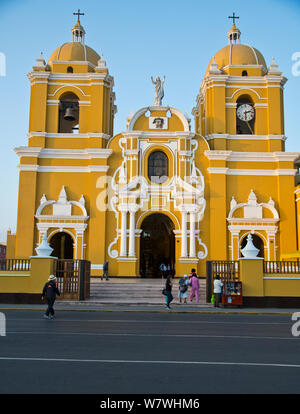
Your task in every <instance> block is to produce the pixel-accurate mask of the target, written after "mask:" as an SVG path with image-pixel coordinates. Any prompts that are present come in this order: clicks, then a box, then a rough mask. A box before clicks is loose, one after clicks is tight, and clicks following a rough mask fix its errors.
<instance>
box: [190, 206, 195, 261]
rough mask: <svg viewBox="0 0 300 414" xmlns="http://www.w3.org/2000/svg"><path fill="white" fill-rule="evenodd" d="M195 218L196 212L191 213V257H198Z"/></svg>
mask: <svg viewBox="0 0 300 414" xmlns="http://www.w3.org/2000/svg"><path fill="white" fill-rule="evenodd" d="M195 220H196V214H195V213H190V257H196V243H195Z"/></svg>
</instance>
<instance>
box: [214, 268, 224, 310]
mask: <svg viewBox="0 0 300 414" xmlns="http://www.w3.org/2000/svg"><path fill="white" fill-rule="evenodd" d="M222 287H223V283H222V282H221V280H220V276H219V275H216V278H215V280H214V295H215V307H219V302H220V296H221V293H222Z"/></svg>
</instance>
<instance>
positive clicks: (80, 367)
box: [0, 309, 300, 394]
mask: <svg viewBox="0 0 300 414" xmlns="http://www.w3.org/2000/svg"><path fill="white" fill-rule="evenodd" d="M2 312H3V313H5V316H6V329H7V335H6V336H2V337H0V372H1V376H0V393H1V394H5V393H21V394H27V393H76V394H80V393H84V394H85V393H93V394H94V393H96V394H121V393H122V394H123V393H131V394H134V393H153V394H158V393H160V394H162V393H166V394H173V393H180V394H184V393H188V394H191V393H193V394H194V393H195V394H201V393H299V390H300V386H299V375H300V352H299V349H300V338H296V337H293V336H292V334H291V327H292V323H293V322H292V321H291V315H279V314H277V315H262V314H257V315H252V314H225V313H219V314H218V313H211V314H209V313H207V314H205V313H167V312H151V311H148V312H138V311H134V312H132V311H131V312H128V311H126V310H125V309H124V310H123V311H112V312H105V311H97V312H83V311H81V312H80V311H73V312H71V311H57V316H56V319H54V320H46V319H43V318H42V312H40V311H29V310H22V311H21V310H17V311H16V310H5V311H4V310H3V311H2Z"/></svg>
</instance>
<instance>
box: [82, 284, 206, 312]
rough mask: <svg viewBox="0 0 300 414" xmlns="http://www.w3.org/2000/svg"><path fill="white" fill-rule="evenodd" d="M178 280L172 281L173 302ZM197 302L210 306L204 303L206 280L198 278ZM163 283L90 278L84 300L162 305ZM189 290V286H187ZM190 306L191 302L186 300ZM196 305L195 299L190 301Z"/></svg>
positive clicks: (163, 299)
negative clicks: (88, 293)
mask: <svg viewBox="0 0 300 414" xmlns="http://www.w3.org/2000/svg"><path fill="white" fill-rule="evenodd" d="M178 281H179V279H175V281H173V289H172V293H173V296H174V301H173V303H174V304H175V303H179V299H178V297H177V294H178ZM199 282H200V289H199V303H198V304H197V306H201V305H202V306H210V304H207V303H206V280H205V279H199ZM164 285H165V280H164V281H162V280H161V279H129V278H110V279H109V280H108V281H107V280H101V279H100V278H91V285H90V299H89V300H87V301H85V302H87V303H90V304H93V303H94V304H120V305H121V304H122V305H123V304H124V305H162V304H164V303H165V296H163V295H162V293H161V291H162V288H163V287H164ZM189 291H190V288H189ZM188 304H189V306H190V304H191V302H189V301H188ZM192 304H193V305H196V302H195V299H194V301H193V302H192Z"/></svg>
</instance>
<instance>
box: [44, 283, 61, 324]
mask: <svg viewBox="0 0 300 414" xmlns="http://www.w3.org/2000/svg"><path fill="white" fill-rule="evenodd" d="M56 281H57V279H56V277H55V276H54V275H50V277H49V279H48V282H47V283H46V284H45V286H44V289H43V292H42V300H44V297H45V296H46V298H47V302H48V308H47V310H46V313H45V314H44V318H46V319H53V317H54V309H53V305H54V302H55V299H56V295H58V296H60V291H59V290H58V287H57V283H56Z"/></svg>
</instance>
